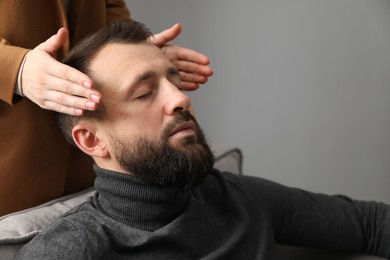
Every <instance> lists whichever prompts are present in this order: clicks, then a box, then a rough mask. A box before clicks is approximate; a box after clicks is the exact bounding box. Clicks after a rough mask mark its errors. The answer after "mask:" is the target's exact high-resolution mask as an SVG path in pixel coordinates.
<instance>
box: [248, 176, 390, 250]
mask: <svg viewBox="0 0 390 260" xmlns="http://www.w3.org/2000/svg"><path fill="white" fill-rule="evenodd" d="M243 185H244V187H245V192H246V193H247V196H248V197H249V198H251V200H252V203H253V204H258V205H255V207H256V208H264V207H266V208H268V210H270V211H271V212H272V218H273V219H272V222H273V227H274V233H275V239H276V242H278V243H283V244H289V245H295V246H303V247H313V248H324V249H329V250H337V251H344V252H355V253H361V254H369V255H377V256H382V257H390V246H389V245H390V206H389V205H386V204H383V203H377V202H364V201H356V200H352V199H350V198H347V197H345V196H328V195H324V194H316V193H311V192H308V191H304V190H301V189H295V188H289V187H285V186H283V185H280V184H276V183H273V182H270V181H266V180H262V179H258V178H252V177H245V178H243ZM259 187H261V190H260V189H259ZM264 203H265V204H266V205H264Z"/></svg>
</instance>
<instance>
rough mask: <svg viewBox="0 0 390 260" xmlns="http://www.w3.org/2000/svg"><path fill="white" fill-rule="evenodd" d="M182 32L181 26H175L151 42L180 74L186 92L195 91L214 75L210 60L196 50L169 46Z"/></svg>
mask: <svg viewBox="0 0 390 260" xmlns="http://www.w3.org/2000/svg"><path fill="white" fill-rule="evenodd" d="M180 32H181V25H180V24H175V25H173V26H172V27H171V28H169V29H166V30H164V31H162V32H160V33H158V34H155V35H154V36H153V37H151V38H150V39H149V40H150V41H151V42H152V43H154V44H155V45H156V46H158V47H159V48H161V50H162V52H163V53H164V54H165V55H166V56H167V57H168V59H169V60H170V62H171V63H172V65H174V66H175V67H176V68H177V69H178V70H179V72H180V78H181V86H182V88H183V89H184V90H195V89H197V88H199V84H203V83H206V82H207V79H208V77H210V76H211V75H213V71H212V70H211V68H210V66H209V63H210V61H209V59H208V58H207V57H206V56H205V55H203V54H201V53H199V52H196V51H194V50H191V49H186V48H183V47H180V46H177V45H170V44H168V43H169V42H170V41H172V40H173V39H175V38H176V37H177V36H178V35H179V34H180Z"/></svg>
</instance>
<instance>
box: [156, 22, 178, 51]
mask: <svg viewBox="0 0 390 260" xmlns="http://www.w3.org/2000/svg"><path fill="white" fill-rule="evenodd" d="M180 32H181V24H179V23H177V24H175V25H173V26H172V27H171V28H168V29H166V30H164V31H162V32H160V33H157V34H155V35H153V36H152V37H150V39H149V40H150V41H151V42H152V43H153V44H154V45H156V46H157V47H159V48H161V47H162V46H164V45H165V44H167V43H168V42H169V41H172V40H173V39H175V38H176V37H177V36H178V35H179V34H180Z"/></svg>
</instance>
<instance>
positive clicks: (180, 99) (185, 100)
mask: <svg viewBox="0 0 390 260" xmlns="http://www.w3.org/2000/svg"><path fill="white" fill-rule="evenodd" d="M164 99H165V104H164V110H165V113H166V114H167V115H173V114H174V113H175V112H177V111H178V110H182V111H188V110H189V109H190V107H191V100H190V98H189V97H188V96H187V95H185V94H184V93H183V92H182V91H181V90H179V89H178V88H177V86H176V85H174V84H172V83H171V82H169V81H168V83H167V87H166V91H165V95H164Z"/></svg>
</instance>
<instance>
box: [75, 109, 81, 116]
mask: <svg viewBox="0 0 390 260" xmlns="http://www.w3.org/2000/svg"><path fill="white" fill-rule="evenodd" d="M74 113H75V114H76V115H82V114H83V110H82V109H78V108H76V109H75V110H74Z"/></svg>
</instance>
